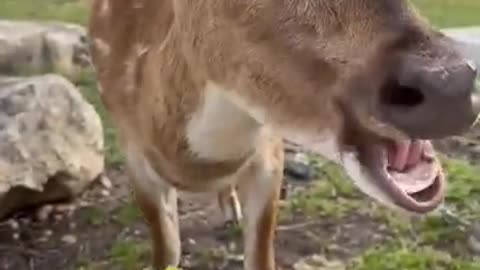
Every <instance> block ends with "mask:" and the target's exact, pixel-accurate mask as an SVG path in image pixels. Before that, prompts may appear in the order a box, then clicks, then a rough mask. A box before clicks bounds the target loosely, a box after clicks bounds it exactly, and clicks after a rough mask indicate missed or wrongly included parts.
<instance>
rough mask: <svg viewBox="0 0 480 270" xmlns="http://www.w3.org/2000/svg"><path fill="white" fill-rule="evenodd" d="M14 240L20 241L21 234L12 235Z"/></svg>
mask: <svg viewBox="0 0 480 270" xmlns="http://www.w3.org/2000/svg"><path fill="white" fill-rule="evenodd" d="M12 238H13V240H18V239H20V234H19V233H14V234H13V235H12Z"/></svg>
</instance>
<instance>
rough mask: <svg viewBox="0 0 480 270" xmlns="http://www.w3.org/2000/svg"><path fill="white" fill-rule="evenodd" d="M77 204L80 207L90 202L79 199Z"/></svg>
mask: <svg viewBox="0 0 480 270" xmlns="http://www.w3.org/2000/svg"><path fill="white" fill-rule="evenodd" d="M78 205H79V206H80V207H87V206H89V205H90V203H89V202H87V201H84V200H82V201H80V202H79V203H78Z"/></svg>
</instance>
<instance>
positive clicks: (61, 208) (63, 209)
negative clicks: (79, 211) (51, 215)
mask: <svg viewBox="0 0 480 270" xmlns="http://www.w3.org/2000/svg"><path fill="white" fill-rule="evenodd" d="M74 211H75V205H74V204H58V205H56V206H55V212H57V213H60V214H67V215H69V216H70V215H72V214H73V212H74Z"/></svg>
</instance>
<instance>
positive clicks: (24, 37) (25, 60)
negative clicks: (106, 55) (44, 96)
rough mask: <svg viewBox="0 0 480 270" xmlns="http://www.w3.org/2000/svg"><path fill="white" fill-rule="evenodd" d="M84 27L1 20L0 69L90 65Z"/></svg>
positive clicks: (72, 71) (74, 69)
mask: <svg viewBox="0 0 480 270" xmlns="http://www.w3.org/2000/svg"><path fill="white" fill-rule="evenodd" d="M90 66H91V65H90V55H89V50H88V41H87V33H86V30H85V29H84V28H83V27H81V26H78V25H75V24H66V23H57V22H46V23H44V22H28V21H8V20H0V73H3V74H6V73H7V74H15V75H17V74H21V73H25V72H30V73H32V72H33V73H39V72H50V71H55V72H61V73H62V74H64V75H66V76H69V77H73V76H76V75H77V74H78V73H79V72H81V71H82V70H84V69H86V68H90Z"/></svg>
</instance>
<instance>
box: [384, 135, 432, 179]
mask: <svg viewBox="0 0 480 270" xmlns="http://www.w3.org/2000/svg"><path fill="white" fill-rule="evenodd" d="M392 148H393V149H390V150H389V154H388V161H389V162H388V163H389V165H390V169H393V170H396V171H404V170H405V169H407V167H411V166H414V165H416V164H417V163H419V162H420V159H421V158H422V153H423V149H424V142H423V141H420V140H414V141H402V142H397V143H395V145H394V146H393V147H392Z"/></svg>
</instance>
